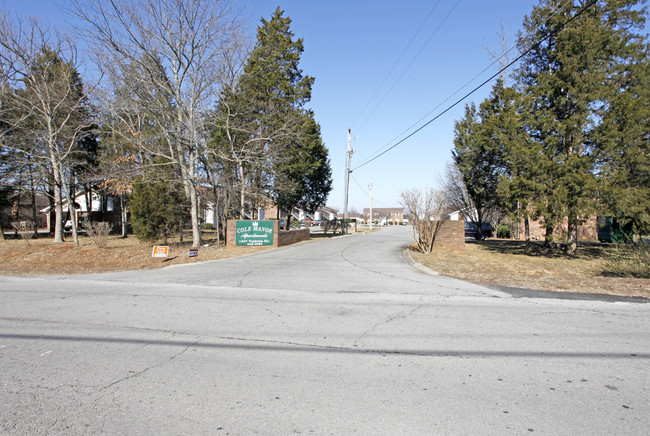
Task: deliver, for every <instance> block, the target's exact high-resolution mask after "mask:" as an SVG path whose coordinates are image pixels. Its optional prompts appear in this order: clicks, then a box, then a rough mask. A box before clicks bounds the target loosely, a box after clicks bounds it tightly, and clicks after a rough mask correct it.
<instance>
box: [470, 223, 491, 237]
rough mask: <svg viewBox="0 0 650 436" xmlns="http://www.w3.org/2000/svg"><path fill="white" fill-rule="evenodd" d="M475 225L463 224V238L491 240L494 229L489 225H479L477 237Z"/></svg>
mask: <svg viewBox="0 0 650 436" xmlns="http://www.w3.org/2000/svg"><path fill="white" fill-rule="evenodd" d="M477 233H478V232H477V228H476V224H475V223H472V222H465V237H466V238H474V239H485V238H491V237H492V235H493V234H494V229H493V228H492V225H491V224H490V223H483V224H481V234H480V235H479V236H478V237H477Z"/></svg>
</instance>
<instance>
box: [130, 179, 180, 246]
mask: <svg viewBox="0 0 650 436" xmlns="http://www.w3.org/2000/svg"><path fill="white" fill-rule="evenodd" d="M184 205H185V194H184V193H183V189H182V187H181V186H178V183H174V182H169V181H151V180H150V181H148V182H143V181H142V180H140V181H139V182H137V183H135V184H134V185H133V195H132V197H131V201H130V208H131V217H132V221H133V232H134V233H135V235H136V236H137V237H138V238H139V239H143V240H145V241H155V240H157V239H159V238H160V237H161V236H162V237H163V240H164V243H165V244H166V243H167V239H168V238H169V236H170V235H171V234H172V233H173V232H175V231H177V230H178V229H179V223H180V222H182V221H183V219H184V218H185V217H186V215H187V213H186V211H185V209H184Z"/></svg>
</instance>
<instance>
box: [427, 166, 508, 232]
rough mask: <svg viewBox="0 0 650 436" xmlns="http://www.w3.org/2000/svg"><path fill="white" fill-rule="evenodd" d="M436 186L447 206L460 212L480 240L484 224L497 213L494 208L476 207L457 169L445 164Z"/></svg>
mask: <svg viewBox="0 0 650 436" xmlns="http://www.w3.org/2000/svg"><path fill="white" fill-rule="evenodd" d="M438 184H439V186H440V189H441V191H442V192H443V193H444V196H445V199H446V202H447V205H448V206H449V207H450V208H452V209H454V210H459V211H461V213H462V215H463V216H464V217H465V221H468V222H470V223H471V225H472V226H474V228H475V229H477V230H476V239H481V237H482V231H481V230H479V229H483V224H484V223H489V222H490V221H491V220H492V219H493V218H494V216H495V214H496V213H497V210H496V209H495V208H494V207H477V205H476V204H475V202H474V201H473V200H472V198H471V197H470V195H469V193H468V192H467V187H466V186H465V181H464V180H463V175H462V174H461V172H460V171H459V170H458V167H456V165H454V164H453V163H451V162H447V164H446V166H445V172H444V175H443V176H442V177H441V178H440V179H439V181H438Z"/></svg>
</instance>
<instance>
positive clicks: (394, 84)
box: [357, 0, 461, 130]
mask: <svg viewBox="0 0 650 436" xmlns="http://www.w3.org/2000/svg"><path fill="white" fill-rule="evenodd" d="M460 2H461V0H458V1H456V3H455V4H454V6H452V8H451V9H450V10H449V12H448V13H447V15H446V16H445V18H444V19H443V20H442V21H441V22H440V24H438V27H436V29H435V30H434V31H433V33H431V35H430V36H429V39H427V41H426V42H425V43H424V44H423V45H422V47H420V50H419V51H418V52H417V53H416V54H415V56H413V58H412V59H411V61H410V62H409V64H408V65H407V66H406V68H404V69H403V70H402V72H401V73H400V75H399V76H398V77H397V79H395V81H394V82H393V84H392V85H391V87H390V88H388V90H387V91H386V93H384V96H383V97H382V98H381V100H379V101H378V102H377V104H376V105H375V107H374V108H373V109H372V111H371V112H370V113H369V114H368V116H367V117H366V118H365V119H364V120H363V122H362V123H361V126H359V127H358V128H357V130H360V129H361V127H362V126H363V125H364V124H365V123H366V121H368V119H370V117H371V116H372V115H373V114H374V113H375V111H376V110H377V108H379V106H380V105H381V103H383V101H384V100H385V99H386V97H388V95H389V94H390V92H391V91H392V90H393V88H395V86H396V85H397V83H398V82H399V81H400V80H401V79H402V77H404V74H406V72H407V71H408V70H409V68H411V65H413V63H414V62H415V60H416V59H417V58H418V56H420V54H422V52H423V51H424V49H425V47H426V46H427V45H429V42H431V39H433V37H434V36H435V35H436V33H438V30H440V28H441V27H442V25H443V24H445V22H446V21H447V19H448V18H449V16H450V15H451V13H452V12H453V11H454V9H456V6H458V4H459V3H460ZM436 4H437V3H436ZM382 83H383V82H382Z"/></svg>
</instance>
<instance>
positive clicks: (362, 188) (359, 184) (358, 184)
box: [350, 174, 393, 207]
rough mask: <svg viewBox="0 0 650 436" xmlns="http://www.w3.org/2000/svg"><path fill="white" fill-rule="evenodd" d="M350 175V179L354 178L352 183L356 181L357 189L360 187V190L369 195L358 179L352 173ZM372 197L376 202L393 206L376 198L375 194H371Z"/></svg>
mask: <svg viewBox="0 0 650 436" xmlns="http://www.w3.org/2000/svg"><path fill="white" fill-rule="evenodd" d="M350 177H352V180H354V183H356V184H357V186H358V187H359V189H361V192H363V193H364V194H365V195H367V196H370V193H369V192H368V191H366V190H365V188H364V187H363V186H361V183H359V181H358V180H357V179H356V178H355V177H354V176H353V175H352V174H350ZM372 199H373V201H376V202H377V203H381V204H383V205H384V206H386V207H393V206H389V205H388V204H386V203H385V202H383V201H381V200H377V198H376V197H375V196H373V197H372Z"/></svg>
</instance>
